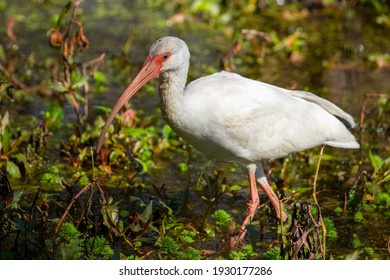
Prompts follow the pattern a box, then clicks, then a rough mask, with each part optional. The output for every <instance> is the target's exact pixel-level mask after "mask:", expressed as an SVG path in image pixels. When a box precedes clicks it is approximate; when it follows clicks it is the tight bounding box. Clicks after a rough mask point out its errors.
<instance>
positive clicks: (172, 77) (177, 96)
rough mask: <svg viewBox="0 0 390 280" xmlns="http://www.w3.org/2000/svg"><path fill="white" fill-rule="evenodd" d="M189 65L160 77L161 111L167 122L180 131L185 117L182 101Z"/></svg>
mask: <svg viewBox="0 0 390 280" xmlns="http://www.w3.org/2000/svg"><path fill="white" fill-rule="evenodd" d="M187 73H188V65H184V67H180V68H179V69H176V70H174V71H167V72H164V73H162V74H161V75H160V82H159V94H160V102H161V110H162V114H163V117H164V119H165V121H166V122H167V123H168V124H169V125H170V126H171V127H172V128H173V129H175V128H178V129H180V126H181V125H180V120H182V118H183V117H184V116H183V113H184V112H183V106H182V99H183V94H184V88H185V86H186V81H187Z"/></svg>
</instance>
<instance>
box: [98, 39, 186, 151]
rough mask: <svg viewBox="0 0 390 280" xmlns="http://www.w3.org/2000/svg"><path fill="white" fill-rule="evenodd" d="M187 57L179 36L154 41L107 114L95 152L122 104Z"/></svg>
mask: <svg viewBox="0 0 390 280" xmlns="http://www.w3.org/2000/svg"><path fill="white" fill-rule="evenodd" d="M189 58H190V53H189V50H188V47H187V45H186V43H185V42H184V41H183V40H181V39H179V38H176V37H171V36H167V37H163V38H161V39H158V40H157V41H156V42H154V44H153V45H152V47H151V48H150V51H149V54H148V56H147V57H146V60H145V63H144V65H143V66H142V68H141V70H140V71H139V73H138V74H137V76H135V78H134V79H133V81H132V82H131V84H130V85H129V86H128V87H127V88H126V90H125V91H124V92H123V93H122V95H121V96H120V97H119V99H118V101H117V102H116V104H115V106H114V108H113V109H112V111H111V113H110V115H109V116H108V118H107V121H106V123H105V124H104V127H103V130H102V132H101V134H100V138H99V142H98V144H97V146H96V151H97V152H99V151H100V148H101V147H102V144H103V140H104V136H105V134H106V132H107V129H108V127H109V125H110V124H111V122H112V121H113V119H114V117H115V115H116V114H117V113H118V112H119V110H120V109H121V108H122V106H123V105H124V104H125V103H126V102H127V101H128V100H129V99H130V98H131V97H132V96H133V95H134V94H135V93H136V92H137V91H138V90H139V89H140V88H141V87H142V86H143V85H145V84H146V83H147V82H148V81H150V80H151V79H153V78H155V77H157V76H159V75H160V74H162V73H164V72H168V71H173V70H177V69H178V68H180V66H182V65H183V64H185V63H188V61H189Z"/></svg>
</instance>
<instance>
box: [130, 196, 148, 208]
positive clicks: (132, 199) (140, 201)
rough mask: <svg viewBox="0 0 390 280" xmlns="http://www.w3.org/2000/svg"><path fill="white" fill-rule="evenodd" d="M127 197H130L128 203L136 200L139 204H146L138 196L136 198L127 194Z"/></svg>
mask: <svg viewBox="0 0 390 280" xmlns="http://www.w3.org/2000/svg"><path fill="white" fill-rule="evenodd" d="M129 199H130V203H133V202H135V201H138V202H139V205H140V206H145V205H146V204H145V203H144V202H143V201H142V200H141V199H140V198H138V197H136V196H129Z"/></svg>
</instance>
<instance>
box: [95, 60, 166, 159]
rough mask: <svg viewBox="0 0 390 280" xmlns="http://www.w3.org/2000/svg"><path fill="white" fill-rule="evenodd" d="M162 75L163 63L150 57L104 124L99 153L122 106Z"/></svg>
mask: <svg viewBox="0 0 390 280" xmlns="http://www.w3.org/2000/svg"><path fill="white" fill-rule="evenodd" d="M160 74H161V62H160V61H159V60H158V59H152V58H150V57H149V56H148V57H147V58H146V61H145V63H144V65H143V66H142V68H141V70H140V71H139V73H138V74H137V76H135V78H134V79H133V81H132V82H131V84H130V85H129V86H128V87H127V88H126V90H125V91H124V92H123V93H122V95H121V96H120V97H119V99H118V101H117V102H116V104H115V106H114V108H113V109H112V111H111V113H110V115H109V116H108V119H107V121H106V123H105V124H104V127H103V130H102V132H101V133H100V137H99V142H98V144H97V146H96V151H97V152H99V151H100V149H101V147H102V144H103V140H104V136H105V135H106V132H107V129H108V127H109V125H110V124H111V122H112V121H113V120H114V118H115V115H116V114H117V113H118V112H119V110H120V109H121V108H122V106H123V105H124V104H125V103H126V102H127V101H128V100H129V99H130V98H131V97H132V96H133V95H134V94H135V93H136V92H137V91H138V90H139V89H140V88H141V87H142V86H143V85H144V84H146V83H147V82H148V81H150V80H151V79H153V78H154V77H157V76H158V75H160Z"/></svg>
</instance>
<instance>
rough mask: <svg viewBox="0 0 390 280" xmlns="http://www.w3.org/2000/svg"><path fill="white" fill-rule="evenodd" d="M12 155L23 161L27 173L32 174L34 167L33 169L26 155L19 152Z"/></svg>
mask: <svg viewBox="0 0 390 280" xmlns="http://www.w3.org/2000/svg"><path fill="white" fill-rule="evenodd" d="M12 157H13V158H16V159H17V160H18V161H20V162H21V163H23V166H24V169H25V170H26V172H27V174H28V175H29V176H31V174H32V169H31V166H30V164H29V162H28V161H27V159H26V157H25V155H23V154H20V153H19V154H16V155H13V156H12Z"/></svg>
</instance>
